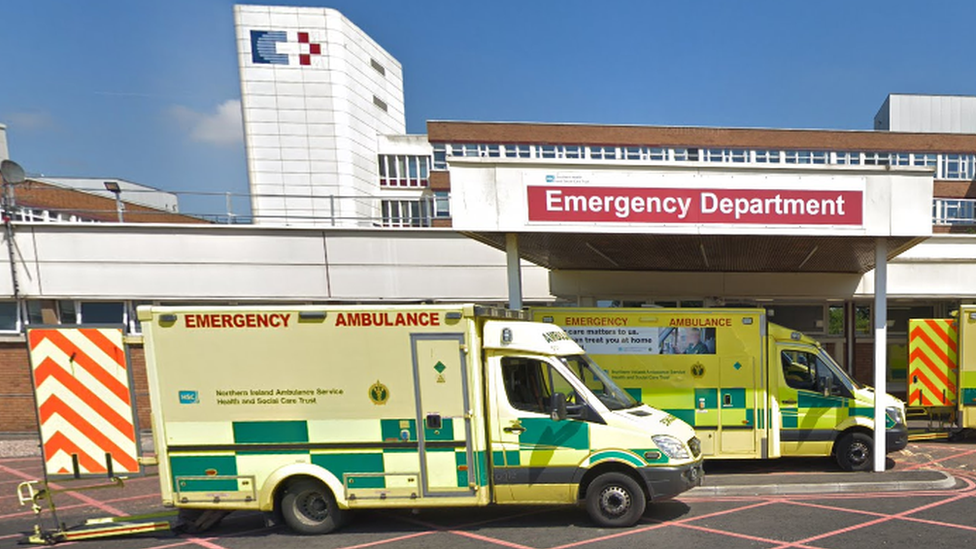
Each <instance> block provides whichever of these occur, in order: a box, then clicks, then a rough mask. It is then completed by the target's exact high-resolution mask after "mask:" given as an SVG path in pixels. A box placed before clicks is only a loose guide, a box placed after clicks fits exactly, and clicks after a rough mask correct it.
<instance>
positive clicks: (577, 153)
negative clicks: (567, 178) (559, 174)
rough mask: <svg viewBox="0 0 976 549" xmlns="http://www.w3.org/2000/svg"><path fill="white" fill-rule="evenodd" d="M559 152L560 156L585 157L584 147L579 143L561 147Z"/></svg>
mask: <svg viewBox="0 0 976 549" xmlns="http://www.w3.org/2000/svg"><path fill="white" fill-rule="evenodd" d="M557 152H558V153H559V154H560V155H561V156H560V158H583V147H580V146H579V145H566V146H565V147H560V148H559V149H558V150H557Z"/></svg>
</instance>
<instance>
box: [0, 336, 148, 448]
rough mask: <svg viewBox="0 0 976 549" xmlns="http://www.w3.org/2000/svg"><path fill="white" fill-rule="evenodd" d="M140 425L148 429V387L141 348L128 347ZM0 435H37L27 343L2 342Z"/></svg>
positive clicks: (137, 346)
mask: <svg viewBox="0 0 976 549" xmlns="http://www.w3.org/2000/svg"><path fill="white" fill-rule="evenodd" d="M129 363H130V365H131V367H132V377H133V382H134V384H135V396H136V406H137V413H138V417H139V426H140V427H141V428H142V429H149V427H150V420H149V386H148V384H147V381H146V356H145V353H144V352H143V349H142V345H130V346H129ZM0 383H2V388H0V433H36V432H37V416H36V413H35V411H34V394H33V391H32V390H31V379H30V362H29V361H28V358H27V344H26V343H25V342H23V341H21V342H5V343H0Z"/></svg>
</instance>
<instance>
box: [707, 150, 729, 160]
mask: <svg viewBox="0 0 976 549" xmlns="http://www.w3.org/2000/svg"><path fill="white" fill-rule="evenodd" d="M724 156H725V151H724V150H722V149H705V150H703V151H702V160H704V161H705V162H724V161H725V158H724Z"/></svg>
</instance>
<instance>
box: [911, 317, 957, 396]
mask: <svg viewBox="0 0 976 549" xmlns="http://www.w3.org/2000/svg"><path fill="white" fill-rule="evenodd" d="M958 371H959V332H958V330H957V328H956V321H955V320H954V319H922V320H911V321H909V323H908V405H909V406H955V405H956V388H957V386H958V383H957V379H958V377H957V376H958Z"/></svg>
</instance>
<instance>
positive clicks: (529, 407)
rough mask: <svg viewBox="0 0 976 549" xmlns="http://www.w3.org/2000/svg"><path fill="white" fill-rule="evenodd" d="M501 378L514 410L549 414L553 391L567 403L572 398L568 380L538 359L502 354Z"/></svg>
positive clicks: (572, 399) (572, 394)
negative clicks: (503, 356) (564, 398)
mask: <svg viewBox="0 0 976 549" xmlns="http://www.w3.org/2000/svg"><path fill="white" fill-rule="evenodd" d="M502 377H503V378H504V379H505V393H506V394H507V395H508V402H509V403H510V404H511V405H512V407H513V408H515V409H517V410H522V411H525V412H535V413H538V414H548V413H549V412H550V408H551V406H552V393H553V391H555V392H559V393H563V394H565V395H566V398H567V402H569V403H573V402H574V401H575V393H574V392H573V388H572V386H571V385H570V384H569V382H567V381H566V380H565V379H563V377H562V376H561V375H559V374H558V373H556V372H553V371H552V367H551V366H549V364H547V363H546V362H543V361H541V360H536V359H532V358H522V357H505V358H503V359H502Z"/></svg>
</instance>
